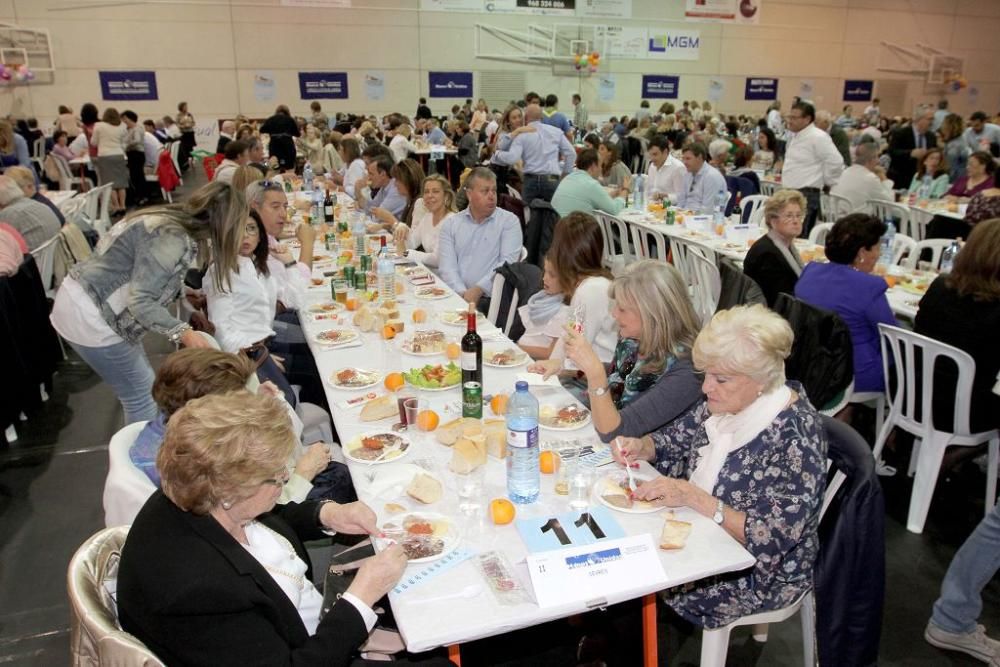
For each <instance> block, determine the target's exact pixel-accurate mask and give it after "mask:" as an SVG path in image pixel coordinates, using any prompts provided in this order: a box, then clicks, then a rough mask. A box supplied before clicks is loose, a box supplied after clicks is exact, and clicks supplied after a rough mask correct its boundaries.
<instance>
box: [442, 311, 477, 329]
mask: <svg viewBox="0 0 1000 667" xmlns="http://www.w3.org/2000/svg"><path fill="white" fill-rule="evenodd" d="M466 313H467V311H466V310H464V309H455V310H444V311H441V312H440V313H438V319H439V320H440V321H441V323H442V324H447V325H449V326H452V327H464V326H467V325H468V323H469V320H468V318H467V317H466ZM486 321H487V320H486V316H485V315H483V314H482V313H480V312H479V311H476V328H477V329H478V328H479V326H480V325H482V324H485V323H486Z"/></svg>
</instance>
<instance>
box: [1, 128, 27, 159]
mask: <svg viewBox="0 0 1000 667" xmlns="http://www.w3.org/2000/svg"><path fill="white" fill-rule="evenodd" d="M14 165H21V166H22V167H28V168H29V169H30V168H31V154H30V153H29V152H28V142H27V141H25V140H24V137H22V136H21V135H20V134H17V133H16V132H14V125H13V124H12V123H11V122H10V121H7V120H0V169H6V168H7V167H13V166H14Z"/></svg>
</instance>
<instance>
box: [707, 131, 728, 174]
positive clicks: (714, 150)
mask: <svg viewBox="0 0 1000 667" xmlns="http://www.w3.org/2000/svg"><path fill="white" fill-rule="evenodd" d="M732 148H733V145H732V144H731V143H730V142H729V141H727V140H725V139H713V140H712V143H710V144H709V145H708V156H709V158H711V160H710V164H711V165H712V166H713V167H715V168H716V169H718V170H719V173H720V174H722V175H725V173H726V162H728V161H729V151H730V150H732Z"/></svg>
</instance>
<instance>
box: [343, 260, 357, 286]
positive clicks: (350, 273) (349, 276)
mask: <svg viewBox="0 0 1000 667" xmlns="http://www.w3.org/2000/svg"><path fill="white" fill-rule="evenodd" d="M354 275H355V273H354V267H353V266H351V265H350V264H348V265H347V266H345V267H344V279H345V280H346V281H347V282H349V283H351V284H352V285H353V284H354Z"/></svg>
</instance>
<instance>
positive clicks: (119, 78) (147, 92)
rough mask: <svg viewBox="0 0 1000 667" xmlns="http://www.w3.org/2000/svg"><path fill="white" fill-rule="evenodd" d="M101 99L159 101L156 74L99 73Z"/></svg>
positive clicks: (149, 72) (141, 72) (140, 72)
mask: <svg viewBox="0 0 1000 667" xmlns="http://www.w3.org/2000/svg"><path fill="white" fill-rule="evenodd" d="M97 74H98V77H99V78H100V80H101V98H102V99H105V100H114V101H133V100H158V99H159V96H158V95H157V92H156V72H151V71H138V72H137V71H132V72H98V73H97Z"/></svg>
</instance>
